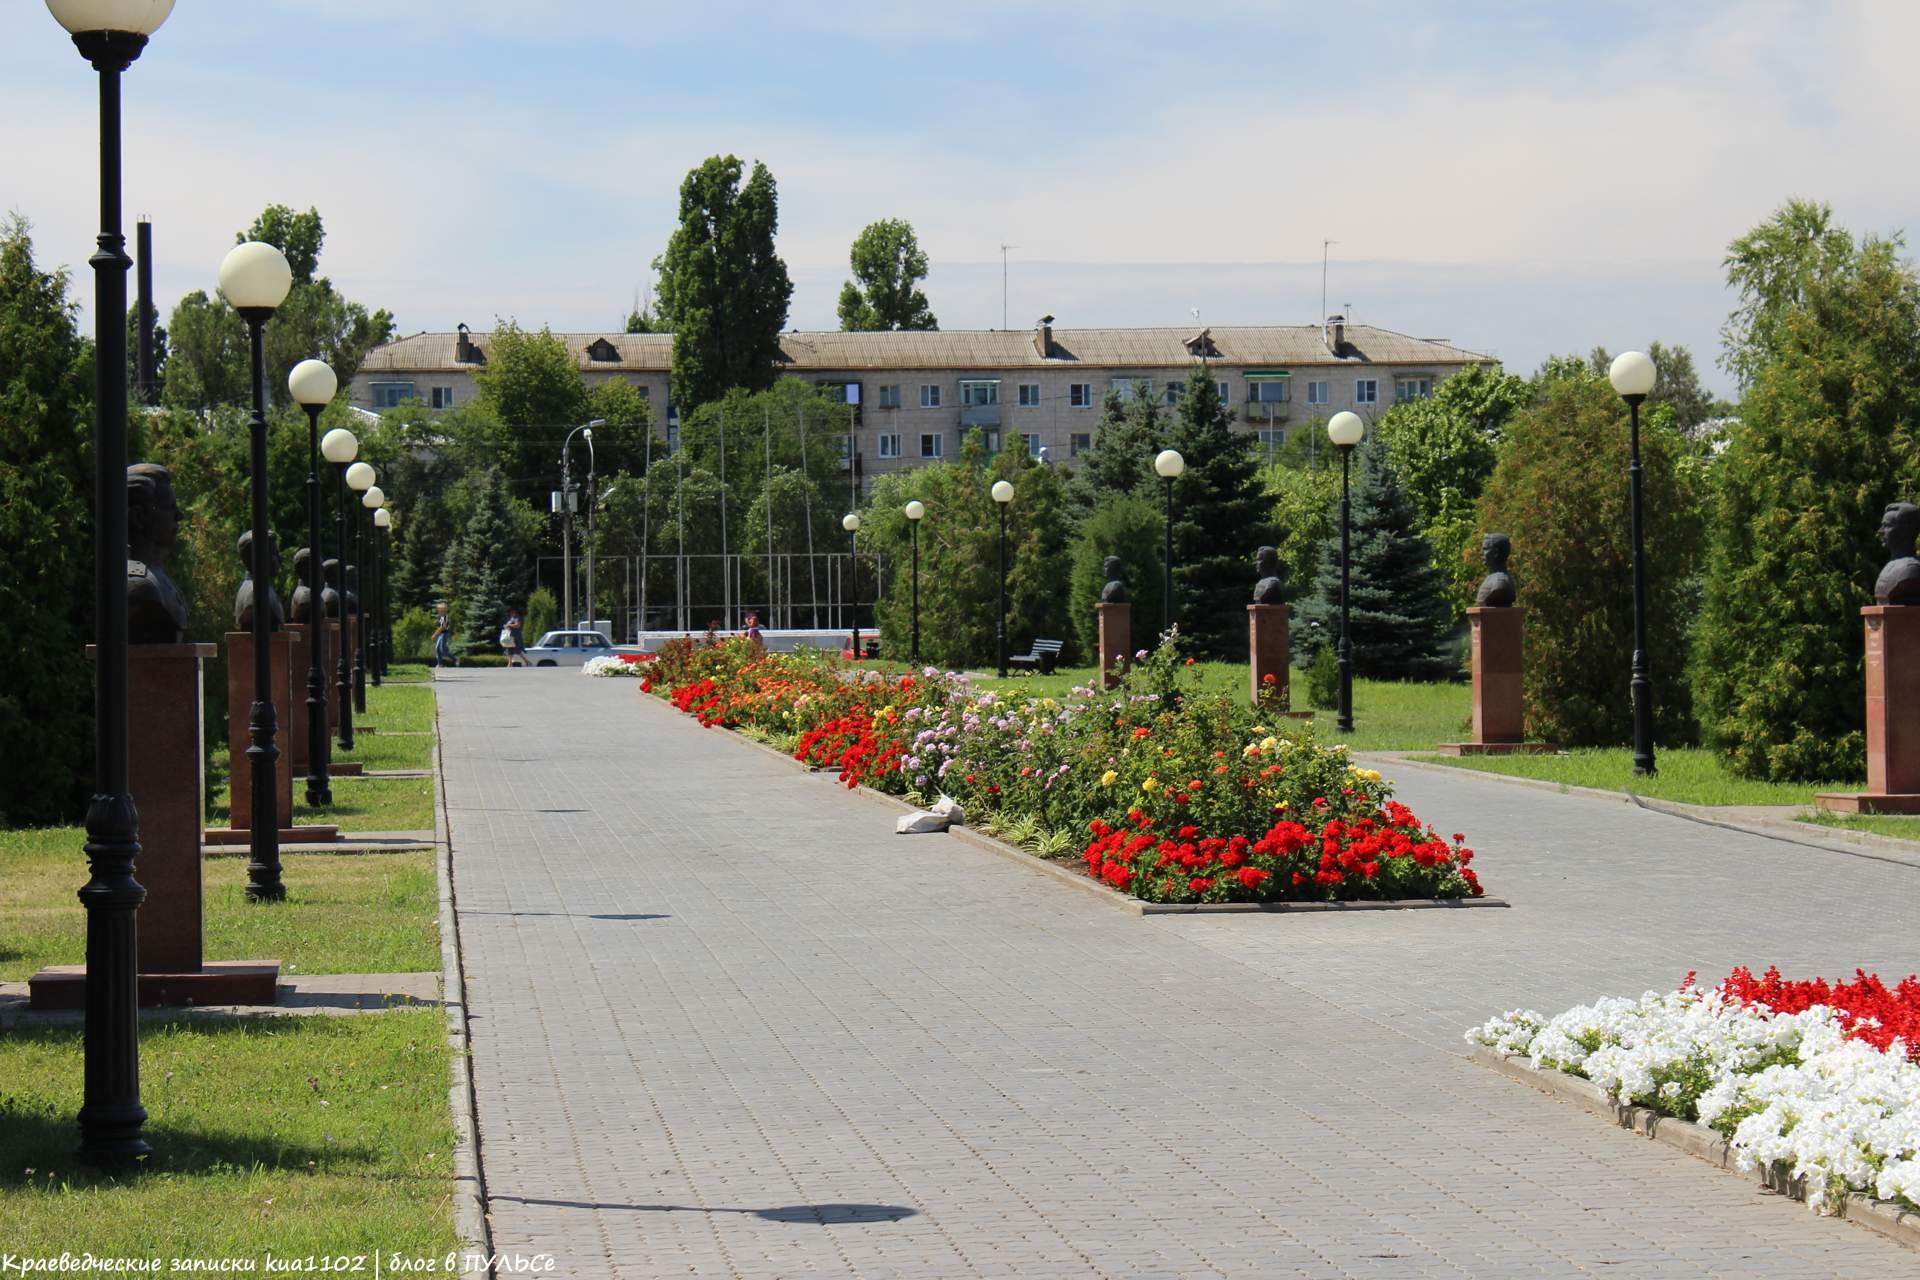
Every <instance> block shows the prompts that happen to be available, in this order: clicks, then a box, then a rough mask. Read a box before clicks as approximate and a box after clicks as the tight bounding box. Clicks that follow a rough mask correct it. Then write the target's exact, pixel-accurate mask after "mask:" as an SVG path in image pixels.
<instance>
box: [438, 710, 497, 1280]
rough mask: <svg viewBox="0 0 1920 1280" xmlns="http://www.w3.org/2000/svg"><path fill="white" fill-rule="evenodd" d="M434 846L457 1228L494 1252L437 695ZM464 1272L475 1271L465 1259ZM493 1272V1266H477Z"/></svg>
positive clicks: (476, 1247) (465, 1238) (467, 1241)
mask: <svg viewBox="0 0 1920 1280" xmlns="http://www.w3.org/2000/svg"><path fill="white" fill-rule="evenodd" d="M433 718H434V730H435V731H434V738H433V768H434V779H435V782H434V788H433V848H434V859H433V861H434V868H435V878H436V879H437V880H438V881H439V891H440V971H441V983H442V999H443V1002H444V1005H445V1008H446V1014H447V1044H448V1046H449V1047H450V1048H451V1049H452V1050H453V1062H452V1067H453V1079H452V1082H451V1083H450V1084H449V1085H448V1088H447V1107H448V1109H449V1111H451V1112H452V1115H453V1128H454V1138H453V1227H454V1231H455V1233H456V1234H458V1235H459V1237H460V1243H461V1245H462V1252H463V1253H467V1254H469V1255H471V1254H472V1253H473V1252H478V1253H479V1254H480V1255H482V1256H483V1257H487V1258H491V1257H492V1256H493V1236H492V1231H491V1229H490V1228H489V1226H488V1223H487V1183H486V1177H485V1175H484V1174H483V1173H482V1172H481V1168H480V1130H479V1126H478V1124H477V1123H476V1121H475V1118H474V1111H475V1102H474V1094H473V1071H472V1062H471V1050H470V1049H469V1047H468V1043H469V1042H468V1038H467V989H466V982H465V979H464V977H463V976H462V974H463V971H462V969H461V963H460V919H459V915H458V913H457V912H456V911H455V910H454V893H453V841H452V833H451V831H450V830H449V828H448V825H447V767H446V761H445V760H444V759H443V758H442V756H441V743H442V742H443V741H444V740H445V739H444V736H443V735H442V734H441V733H440V732H439V723H440V698H439V696H438V695H437V694H436V695H435V697H434V700H433ZM460 1270H461V1273H462V1274H466V1273H468V1271H469V1267H468V1266H467V1265H465V1264H464V1263H463V1265H462V1266H461V1268H460ZM471 1270H472V1271H474V1272H480V1273H489V1274H490V1273H491V1271H492V1268H491V1267H490V1266H480V1267H473V1268H471Z"/></svg>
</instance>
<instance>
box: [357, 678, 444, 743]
mask: <svg viewBox="0 0 1920 1280" xmlns="http://www.w3.org/2000/svg"><path fill="white" fill-rule="evenodd" d="M362 720H364V721H366V722H367V723H368V724H370V725H373V726H375V728H377V729H378V730H379V732H380V733H431V732H432V731H433V686H432V685H430V684H383V685H381V686H380V687H379V688H378V689H375V688H373V687H372V686H371V685H369V686H368V687H367V710H366V713H365V714H364V715H363V714H361V713H359V712H355V713H354V717H353V721H354V723H355V724H356V725H357V724H359V723H360V722H361V721H362ZM375 736H376V737H377V736H378V734H376V735H375ZM358 741H359V740H358V739H357V738H356V739H355V742H356V744H357V743H358Z"/></svg>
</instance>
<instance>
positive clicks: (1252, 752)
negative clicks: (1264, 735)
mask: <svg viewBox="0 0 1920 1280" xmlns="http://www.w3.org/2000/svg"><path fill="white" fill-rule="evenodd" d="M1240 754H1241V755H1242V756H1244V757H1245V758H1247V759H1248V760H1251V759H1253V758H1254V757H1255V756H1257V755H1259V754H1260V744H1259V743H1257V742H1249V743H1248V744H1247V749H1246V750H1245V751H1242V752H1241V753H1240Z"/></svg>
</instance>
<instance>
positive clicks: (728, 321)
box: [658, 156, 793, 412]
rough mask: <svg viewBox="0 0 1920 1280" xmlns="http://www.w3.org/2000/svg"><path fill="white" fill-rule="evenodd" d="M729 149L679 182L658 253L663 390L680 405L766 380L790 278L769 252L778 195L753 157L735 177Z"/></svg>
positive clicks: (774, 371) (776, 358) (736, 164)
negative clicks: (666, 370)
mask: <svg viewBox="0 0 1920 1280" xmlns="http://www.w3.org/2000/svg"><path fill="white" fill-rule="evenodd" d="M740 174H741V163H740V161H739V159H738V158H737V157H734V156H712V157H709V158H708V159H707V160H706V161H705V162H704V163H702V164H701V165H700V167H699V168H697V169H694V170H693V171H692V172H690V173H689V174H687V178H686V181H685V182H683V183H681V184H680V226H679V229H678V230H676V231H675V232H674V233H673V236H672V238H671V239H669V240H668V241H667V250H666V252H665V253H664V254H662V255H661V256H660V258H659V260H658V266H659V270H660V293H659V314H660V317H661V319H662V320H664V321H665V323H666V325H667V327H669V328H670V329H672V330H673V398H674V401H675V403H676V404H677V405H678V406H679V407H680V409H681V411H682V412H685V411H687V410H690V409H692V408H694V407H695V406H698V405H703V404H706V403H707V402H709V401H711V400H718V399H719V398H720V397H721V396H722V395H725V394H726V392H727V391H728V390H729V389H731V388H733V387H745V388H747V389H748V390H750V391H758V390H762V389H764V388H766V387H769V386H771V385H773V380H774V378H775V377H777V376H778V374H779V371H780V360H781V353H780V331H781V330H782V329H784V328H785V327H786V324H787V304H788V302H789V301H790V300H791V299H792V297H793V282H792V281H791V280H790V279H789V278H788V277H787V264H786V263H785V262H782V261H781V260H780V255H779V254H777V253H775V252H774V247H773V237H774V232H775V231H776V230H777V229H778V227H779V222H780V215H779V196H778V194H777V192H776V191H775V190H774V183H773V174H772V173H770V172H768V170H767V167H766V166H765V165H764V164H761V163H760V162H759V161H755V162H754V166H753V172H752V173H751V174H750V175H749V176H748V177H747V180H746V182H745V183H744V184H743V183H742V182H741V181H740Z"/></svg>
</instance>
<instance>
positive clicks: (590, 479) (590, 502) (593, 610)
mask: <svg viewBox="0 0 1920 1280" xmlns="http://www.w3.org/2000/svg"><path fill="white" fill-rule="evenodd" d="M594 421H596V422H599V421H603V419H599V418H596V419H594ZM581 438H582V439H584V440H585V441H586V442H587V627H588V629H589V630H596V631H597V630H599V627H598V626H597V625H596V623H597V620H598V619H599V617H600V610H599V608H598V607H597V606H596V605H595V604H594V600H595V596H594V594H593V509H594V508H595V507H597V506H599V505H600V493H599V490H598V489H597V488H596V487H595V484H594V461H593V431H592V427H591V424H589V427H588V430H586V431H583V432H581ZM723 465H724V464H723ZM723 483H724V481H723ZM721 493H722V496H721V499H720V500H721V501H722V502H725V501H726V497H725V490H724V489H722V491H721ZM725 522H726V517H725V516H724V515H722V517H721V524H722V527H723V528H724V526H725ZM724 541H725V537H724V535H722V542H723V543H724ZM607 639H608V640H612V639H613V637H612V636H608V637H607Z"/></svg>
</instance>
